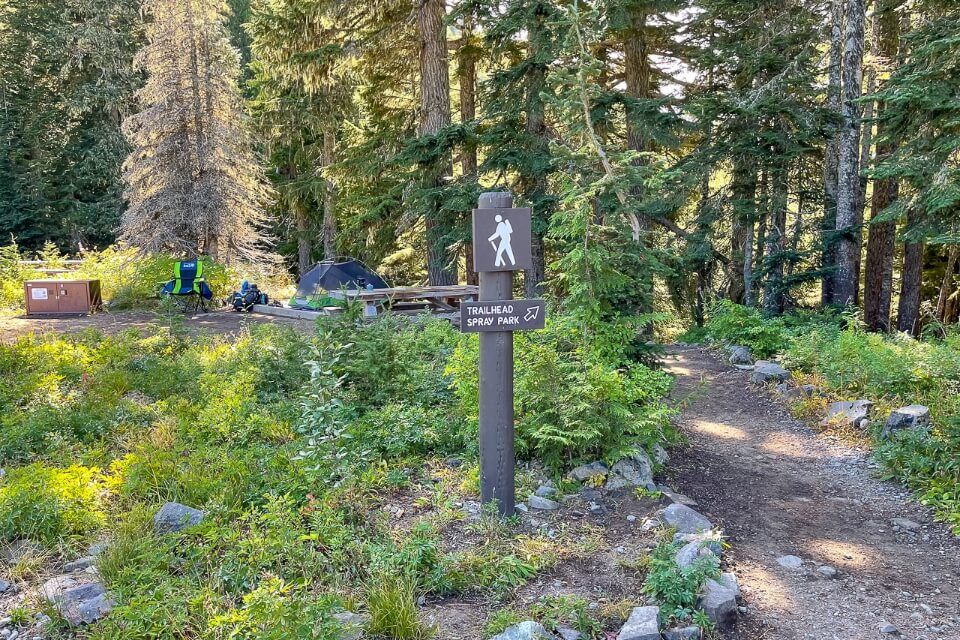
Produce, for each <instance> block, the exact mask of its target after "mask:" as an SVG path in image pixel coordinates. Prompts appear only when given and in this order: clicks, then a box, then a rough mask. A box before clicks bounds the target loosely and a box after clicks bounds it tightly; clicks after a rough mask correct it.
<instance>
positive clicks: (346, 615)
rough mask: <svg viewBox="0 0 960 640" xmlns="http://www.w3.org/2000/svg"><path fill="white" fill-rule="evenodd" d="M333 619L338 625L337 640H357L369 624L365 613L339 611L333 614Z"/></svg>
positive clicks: (368, 618) (368, 617)
mask: <svg viewBox="0 0 960 640" xmlns="http://www.w3.org/2000/svg"><path fill="white" fill-rule="evenodd" d="M333 619H334V620H336V621H337V622H338V623H339V624H340V631H339V632H338V633H337V640H359V638H361V637H362V636H363V630H364V629H365V628H366V626H367V625H368V624H370V616H369V615H368V614H366V613H354V612H352V611H341V612H339V613H335V614H333Z"/></svg>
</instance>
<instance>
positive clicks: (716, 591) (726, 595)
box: [697, 579, 737, 629]
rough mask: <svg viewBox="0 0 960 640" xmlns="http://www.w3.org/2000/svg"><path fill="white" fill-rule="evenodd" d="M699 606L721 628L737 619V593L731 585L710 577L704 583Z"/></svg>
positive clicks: (725, 627)
mask: <svg viewBox="0 0 960 640" xmlns="http://www.w3.org/2000/svg"><path fill="white" fill-rule="evenodd" d="M697 607H698V608H699V609H702V610H703V612H704V613H705V614H706V615H707V617H708V618H710V620H712V621H713V623H714V624H716V625H717V627H718V628H720V629H728V628H729V627H730V626H731V625H732V624H733V623H734V622H735V621H736V619H737V594H736V592H735V591H734V590H733V589H731V588H730V587H729V586H727V585H725V584H723V583H721V582H718V581H717V580H710V579H708V580H707V581H706V582H704V583H703V588H702V589H701V591H700V598H699V599H698V600H697Z"/></svg>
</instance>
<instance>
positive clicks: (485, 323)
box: [460, 193, 547, 515]
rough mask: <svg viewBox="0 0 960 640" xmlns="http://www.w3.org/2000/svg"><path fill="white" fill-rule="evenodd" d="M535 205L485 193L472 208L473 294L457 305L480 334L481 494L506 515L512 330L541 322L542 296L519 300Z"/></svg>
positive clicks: (468, 327)
mask: <svg viewBox="0 0 960 640" xmlns="http://www.w3.org/2000/svg"><path fill="white" fill-rule="evenodd" d="M530 239H531V212H530V209H514V208H513V196H512V195H511V194H509V193H484V194H481V195H480V201H479V205H478V207H477V208H476V209H474V210H473V266H474V269H475V270H476V271H477V273H478V274H479V275H480V295H479V296H478V300H477V301H476V302H465V303H463V304H462V305H461V306H460V330H461V331H464V332H467V333H479V334H480V383H479V389H478V392H479V396H480V403H479V404H480V415H479V422H480V501H481V502H483V503H484V504H488V503H491V502H492V503H495V504H496V505H497V510H498V511H499V512H500V514H501V515H512V514H513V513H514V510H515V508H516V486H515V485H516V482H515V475H516V454H515V451H514V428H513V420H514V413H513V332H514V331H527V330H531V329H542V328H543V327H544V322H545V321H546V313H547V307H546V303H545V302H544V301H543V300H514V299H513V272H514V271H522V270H524V269H531V268H532V267H533V251H532V249H531V246H530Z"/></svg>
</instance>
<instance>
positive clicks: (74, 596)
mask: <svg viewBox="0 0 960 640" xmlns="http://www.w3.org/2000/svg"><path fill="white" fill-rule="evenodd" d="M40 593H41V595H43V597H44V598H45V599H46V601H47V602H49V603H50V604H51V605H53V606H54V607H55V608H56V609H57V611H59V612H60V615H62V616H63V618H64V619H65V620H66V621H67V622H68V623H69V624H71V625H73V626H78V625H81V624H91V623H93V622H96V621H97V620H99V619H100V618H102V617H103V616H105V615H106V614H107V613H109V612H110V610H111V609H112V608H113V604H114V603H113V599H112V598H111V597H110V596H109V594H107V590H106V589H105V588H104V586H103V585H102V584H100V583H99V582H89V581H83V580H82V579H80V578H76V577H74V576H69V575H64V576H57V577H56V578H51V579H49V580H47V581H46V582H45V583H43V586H42V587H40Z"/></svg>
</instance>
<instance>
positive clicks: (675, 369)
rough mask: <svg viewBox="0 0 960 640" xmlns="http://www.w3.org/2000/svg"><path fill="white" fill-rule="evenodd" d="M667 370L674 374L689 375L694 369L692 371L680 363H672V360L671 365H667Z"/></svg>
mask: <svg viewBox="0 0 960 640" xmlns="http://www.w3.org/2000/svg"><path fill="white" fill-rule="evenodd" d="M667 371H669V372H670V373H672V374H673V375H675V376H689V375H693V371H691V370H690V369H688V368H687V367H681V366H680V365H678V364H674V363H672V362H671V363H670V364H669V365H667Z"/></svg>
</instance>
